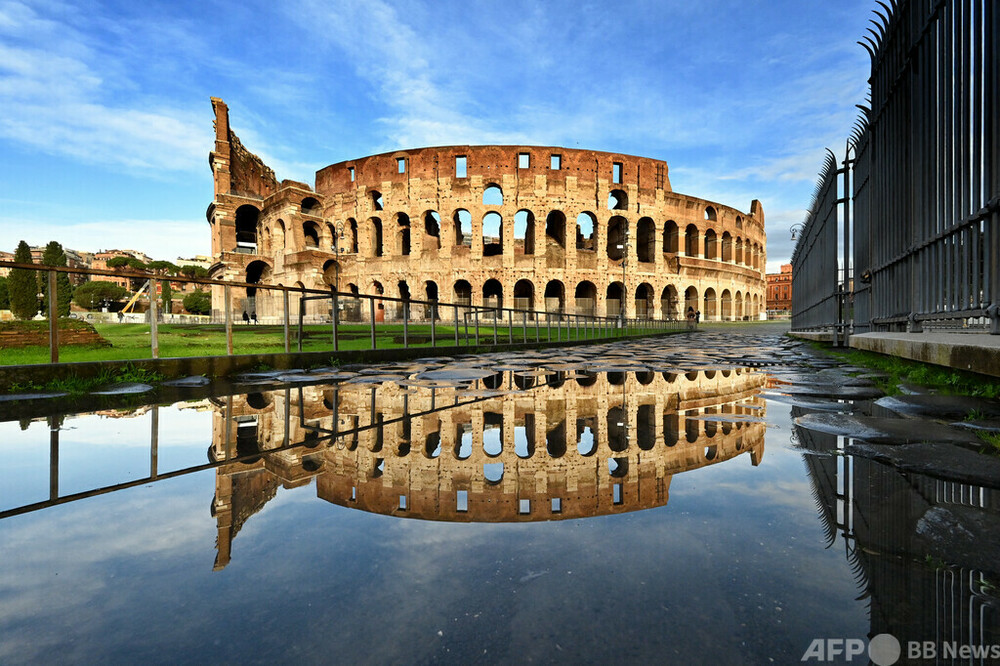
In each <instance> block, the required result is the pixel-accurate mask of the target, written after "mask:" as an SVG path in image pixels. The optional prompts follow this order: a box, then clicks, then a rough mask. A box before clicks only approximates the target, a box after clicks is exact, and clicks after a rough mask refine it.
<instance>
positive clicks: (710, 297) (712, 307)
mask: <svg viewBox="0 0 1000 666" xmlns="http://www.w3.org/2000/svg"><path fill="white" fill-rule="evenodd" d="M717 308H718V301H717V299H716V297H715V289H712V288H711V287H709V288H708V289H706V290H705V296H704V305H703V306H702V308H701V318H702V319H703V320H704V321H715V320H716V319H718V318H719V316H718V310H717Z"/></svg>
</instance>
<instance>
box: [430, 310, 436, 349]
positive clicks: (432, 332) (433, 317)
mask: <svg viewBox="0 0 1000 666" xmlns="http://www.w3.org/2000/svg"><path fill="white" fill-rule="evenodd" d="M435 321H437V301H431V347H437V336H436V335H435V325H434V323H435Z"/></svg>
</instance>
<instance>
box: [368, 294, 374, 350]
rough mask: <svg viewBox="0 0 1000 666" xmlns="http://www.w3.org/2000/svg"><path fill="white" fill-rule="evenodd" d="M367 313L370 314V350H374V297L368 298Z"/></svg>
mask: <svg viewBox="0 0 1000 666" xmlns="http://www.w3.org/2000/svg"><path fill="white" fill-rule="evenodd" d="M368 312H369V314H371V334H372V349H375V297H374V296H369V297H368Z"/></svg>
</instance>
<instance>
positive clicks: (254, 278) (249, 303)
mask: <svg viewBox="0 0 1000 666" xmlns="http://www.w3.org/2000/svg"><path fill="white" fill-rule="evenodd" d="M271 274H272V271H271V266H270V264H268V263H267V262H265V261H261V260H260V259H257V260H255V261H251V262H250V263H249V264H247V267H246V271H245V273H244V281H246V282H248V283H250V284H267V283H269V282H270V281H271ZM246 293H247V297H246V302H244V304H243V312H246V313H247V314H248V315H256V314H257V313H258V312H261V313H263V310H264V309H263V308H260V309H258V307H259V305H263V304H262V303H260V304H258V303H257V300H258V296H257V288H256V287H247V291H246ZM268 293H269V292H268V291H267V290H265V291H263V292H262V294H268ZM261 300H263V299H261Z"/></svg>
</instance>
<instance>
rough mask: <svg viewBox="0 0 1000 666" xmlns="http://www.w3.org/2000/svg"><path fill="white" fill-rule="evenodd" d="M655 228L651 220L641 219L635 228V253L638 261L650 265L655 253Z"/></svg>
mask: <svg viewBox="0 0 1000 666" xmlns="http://www.w3.org/2000/svg"><path fill="white" fill-rule="evenodd" d="M655 239H656V227H655V226H654V225H653V220H652V219H650V218H648V217H643V218H641V219H640V220H639V222H638V224H636V227H635V251H636V254H637V255H638V258H639V261H643V262H647V263H651V262H653V261H655V260H654V258H653V257H654V253H655V252H656V240H655Z"/></svg>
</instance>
